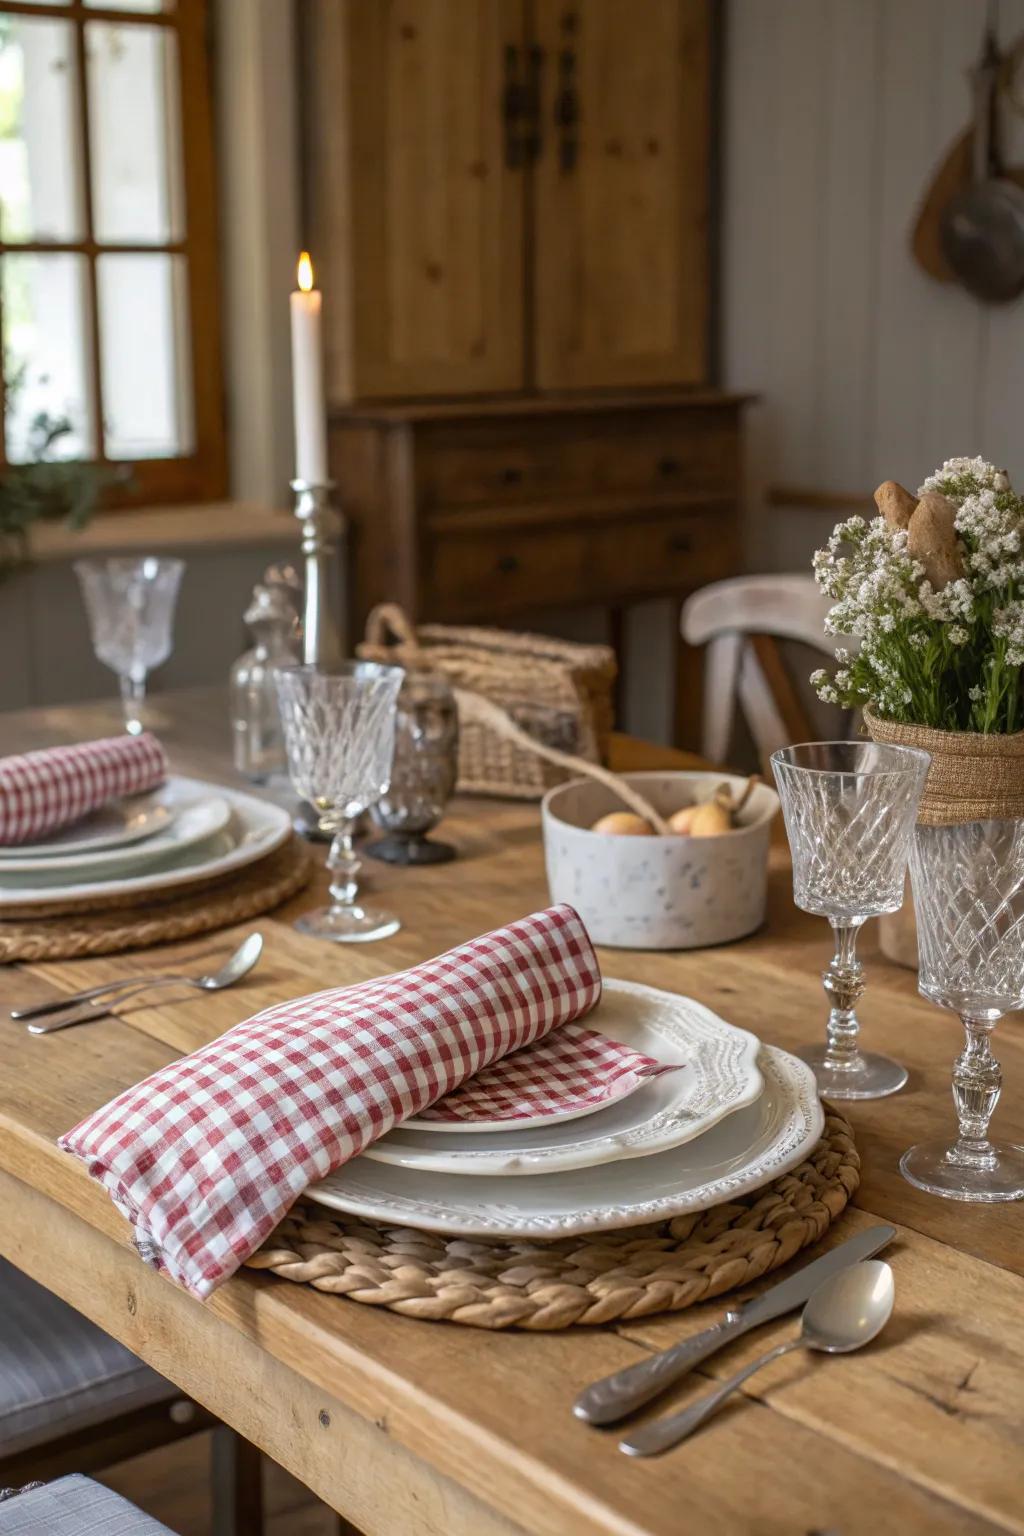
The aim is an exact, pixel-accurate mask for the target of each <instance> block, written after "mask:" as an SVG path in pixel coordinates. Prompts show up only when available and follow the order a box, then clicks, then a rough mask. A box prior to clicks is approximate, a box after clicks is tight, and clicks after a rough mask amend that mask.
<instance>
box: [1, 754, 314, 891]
mask: <svg viewBox="0 0 1024 1536" xmlns="http://www.w3.org/2000/svg"><path fill="white" fill-rule="evenodd" d="M154 793H155V794H157V795H159V796H160V798H161V803H162V804H164V805H166V806H167V808H168V810H170V811H171V813H172V814H173V815H174V816H175V817H176V816H178V815H179V813H181V812H182V811H183V810H184V809H185V807H186V806H189V805H193V804H195V803H196V801H200V800H209V799H210V798H211V797H214V798H218V797H219V798H223V799H224V800H226V801H227V802H228V806H229V808H230V812H231V814H230V816H229V818H228V822H227V825H226V826H225V827H224V829H223V830H222V831H221V832H219V833H217V834H216V836H214V837H212V838H208V839H206V840H205V841H203V842H201V843H196V844H194V845H193V846H192V847H191V848H186V849H184V850H183V851H179V852H177V853H168V854H166V855H165V856H164V857H163V858H162V859H159V860H158V861H157V863H156V865H155V866H153V867H151V868H148V869H146V870H145V871H144V872H143V873H141V874H132V875H128V876H125V877H123V878H122V877H120V876H116V877H111V878H109V879H106V880H78V881H77V882H75V883H70V882H69V883H66V884H62V883H58V884H47V885H45V886H42V885H38V884H34V883H33V882H32V881H31V880H29V879H28V877H26V876H23V875H12V876H10V877H5V875H4V873H3V871H2V870H0V918H2V917H3V915H4V909H5V908H6V907H19V908H20V907H29V906H41V905H44V904H45V903H47V902H54V901H77V900H79V899H81V898H85V897H90V896H134V895H139V894H141V893H142V892H149V891H161V890H172V889H173V888H174V887H175V886H179V885H186V884H187V883H188V882H189V881H190V880H197V879H212V878H213V877H214V876H219V875H227V874H231V873H232V872H233V871H234V870H237V869H243V868H244V867H245V866H246V865H247V864H252V863H254V862H255V861H256V860H257V859H262V858H265V857H266V855H267V854H268V853H271V852H273V850H274V849H275V848H279V847H280V846H281V844H282V843H284V842H286V841H287V840H288V838H289V837H290V836H291V821H290V819H289V816H288V812H287V811H285V810H282V809H281V807H280V806H278V805H274V804H273V803H272V802H270V801H268V800H259V799H257V797H256V796H255V795H248V794H246V793H245V792H244V791H243V790H239V789H234V788H231V787H230V786H228V785H224V784H208V783H206V782H205V781H204V780H202V779H187V778H184V777H181V776H179V775H177V774H174V775H172V776H171V777H170V778H168V779H167V781H166V782H165V783H164V784H163V785H162V786H161V788H160V789H158V790H156V791H154Z"/></svg>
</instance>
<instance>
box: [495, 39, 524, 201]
mask: <svg viewBox="0 0 1024 1536" xmlns="http://www.w3.org/2000/svg"><path fill="white" fill-rule="evenodd" d="M519 62H520V60H519V49H518V48H517V47H516V46H515V44H514V43H506V45H505V87H504V90H503V91H502V93H501V116H502V122H503V123H504V125H505V164H506V165H507V166H508V168H509V170H510V171H518V170H521V169H522V166H523V163H524V159H525V148H526V146H525V141H524V137H523V134H522V132H521V131H520V125H521V123H522V120H523V115H524V112H525V109H526V88H525V86H524V85H523V81H522V79H521V78H520V73H519Z"/></svg>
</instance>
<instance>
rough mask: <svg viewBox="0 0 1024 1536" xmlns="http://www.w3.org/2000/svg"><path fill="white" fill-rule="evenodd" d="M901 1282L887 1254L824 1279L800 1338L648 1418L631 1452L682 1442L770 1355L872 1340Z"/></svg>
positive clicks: (836, 1349) (841, 1349)
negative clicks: (677, 1407) (680, 1405)
mask: <svg viewBox="0 0 1024 1536" xmlns="http://www.w3.org/2000/svg"><path fill="white" fill-rule="evenodd" d="M895 1296H896V1288H895V1285H894V1283H893V1277H892V1270H891V1269H890V1268H889V1266H888V1264H886V1263H885V1262H884V1261H883V1260H882V1259H865V1260H864V1262H863V1263H862V1264H851V1265H850V1266H849V1268H848V1269H843V1270H840V1272H839V1274H838V1275H833V1276H832V1278H831V1280H826V1281H825V1283H824V1285H819V1287H818V1289H817V1290H816V1291H815V1293H814V1295H813V1296H812V1297H811V1299H810V1301H809V1302H808V1303H807V1305H806V1307H804V1310H803V1315H802V1317H801V1319H800V1332H799V1334H798V1335H797V1337H796V1338H795V1339H789V1340H788V1341H787V1342H786V1343H785V1344H779V1345H778V1346H777V1348H775V1349H770V1350H769V1351H768V1353H767V1354H766V1355H762V1356H761V1358H760V1359H759V1360H754V1361H753V1362H752V1363H751V1364H750V1365H748V1366H745V1367H744V1369H743V1370H742V1371H737V1372H736V1375H735V1376H730V1377H729V1379H728V1381H723V1382H722V1383H721V1385H720V1386H717V1387H716V1388H715V1389H714V1391H713V1392H709V1393H708V1394H707V1396H706V1397H702V1398H701V1399H700V1400H699V1402H696V1403H691V1404H690V1406H689V1408H684V1409H683V1411H682V1412H681V1413H674V1414H672V1415H670V1416H669V1417H668V1418H664V1419H656V1420H655V1421H654V1423H653V1424H645V1425H644V1426H643V1428H642V1429H638V1430H637V1431H636V1433H635V1434H633V1435H630V1437H629V1439H628V1440H621V1441H620V1442H619V1450H620V1451H624V1452H625V1453H626V1455H627V1456H656V1455H657V1454H658V1453H659V1451H667V1450H669V1449H670V1448H671V1447H672V1446H674V1445H678V1444H679V1443H680V1441H682V1440H685V1439H686V1438H687V1436H688V1435H691V1434H692V1433H693V1431H694V1430H695V1429H696V1428H697V1427H698V1426H699V1425H701V1424H703V1422H704V1420H705V1419H706V1418H707V1417H708V1415H709V1414H712V1413H714V1411H715V1409H716V1408H717V1407H718V1405H719V1403H722V1402H724V1401H725V1399H726V1398H727V1397H728V1396H729V1394H730V1393H731V1392H735V1390H736V1388H737V1387H738V1386H740V1385H741V1384H742V1383H743V1382H745V1381H746V1380H747V1378H748V1377H749V1376H753V1374H754V1372H755V1371H759V1370H760V1369H761V1367H762V1365H767V1364H768V1362H769V1360H778V1359H780V1358H781V1356H782V1355H788V1354H789V1352H790V1350H793V1349H820V1350H823V1351H824V1353H825V1354H827V1355H845V1354H847V1353H849V1351H850V1350H853V1349H860V1347H861V1345H862V1344H869V1343H870V1342H871V1340H872V1339H873V1338H875V1337H876V1336H877V1335H878V1334H879V1333H881V1331H882V1329H883V1328H884V1327H885V1325H886V1323H887V1322H888V1321H889V1318H890V1317H891V1316H892V1308H893V1302H894V1300H895Z"/></svg>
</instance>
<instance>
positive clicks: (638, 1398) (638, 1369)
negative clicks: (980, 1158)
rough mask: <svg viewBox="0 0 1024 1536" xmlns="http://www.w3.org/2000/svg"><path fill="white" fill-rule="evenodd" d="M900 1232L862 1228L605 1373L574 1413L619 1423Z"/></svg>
mask: <svg viewBox="0 0 1024 1536" xmlns="http://www.w3.org/2000/svg"><path fill="white" fill-rule="evenodd" d="M895 1236H896V1228H895V1227H888V1226H880V1227H869V1228H868V1230H867V1231H866V1232H858V1233H857V1235H856V1236H855V1237H849V1238H847V1240H846V1242H845V1243H840V1244H839V1247H838V1248H833V1249H831V1250H830V1251H829V1252H828V1253H825V1254H822V1256H821V1258H820V1259H815V1260H814V1262H813V1264H807V1265H805V1266H804V1268H803V1269H801V1270H799V1271H798V1272H797V1273H796V1274H795V1275H790V1277H789V1279H788V1280H783V1281H781V1282H780V1284H778V1285H774V1286H772V1288H771V1290H770V1291H765V1293H764V1295H763V1296H758V1297H756V1298H755V1299H754V1300H753V1301H748V1302H747V1304H746V1306H743V1307H739V1308H738V1309H737V1310H735V1311H729V1312H727V1313H726V1314H725V1316H724V1318H723V1319H722V1321H721V1322H720V1323H715V1324H714V1325H713V1326H712V1327H711V1328H705V1330H704V1332H703V1333H698V1334H696V1335H695V1336H694V1337H693V1338H692V1339H684V1340H683V1341H682V1343H681V1344H673V1345H672V1347H671V1349H664V1350H662V1352H661V1353H660V1354H658V1355H650V1356H648V1358H647V1359H646V1360H640V1361H638V1362H637V1364H636V1365H627V1366H626V1367H625V1368H624V1369H623V1370H621V1371H616V1372H615V1374H614V1375H612V1376H605V1377H604V1379H603V1380H602V1381H595V1382H594V1384H593V1385H592V1386H589V1387H587V1388H586V1389H585V1390H584V1391H583V1392H581V1393H580V1395H579V1397H578V1398H577V1399H576V1401H575V1402H574V1403H573V1405H572V1411H573V1413H574V1414H575V1415H576V1417H577V1418H578V1419H584V1420H585V1421H586V1423H588V1424H614V1423H615V1422H616V1421H617V1420H618V1419H622V1418H625V1416H626V1415H627V1414H628V1413H632V1412H633V1411H634V1409H636V1408H642V1407H643V1405H644V1404H645V1403H649V1402H650V1401H651V1399H652V1398H655V1397H657V1396H658V1395H659V1394H660V1393H662V1392H664V1391H665V1390H666V1389H667V1388H668V1387H671V1386H673V1385H674V1384H675V1383H676V1382H677V1381H681V1380H682V1378H683V1377H684V1376H685V1375H686V1374H687V1372H689V1371H692V1370H693V1368H694V1366H696V1365H700V1364H701V1363H702V1361H704V1360H707V1359H708V1358H709V1357H710V1356H711V1355H713V1354H714V1353H715V1351H716V1350H719V1349H723V1348H724V1347H725V1345H726V1344H731V1343H732V1341H733V1339H738V1338H739V1337H740V1336H741V1334H744V1333H749V1331H750V1330H751V1328H759V1327H760V1326H761V1324H762V1323H767V1322H770V1321H771V1320H772V1318H774V1317H782V1316H784V1314H785V1313H787V1312H795V1311H796V1309H797V1307H800V1306H803V1304H804V1302H805V1301H807V1300H808V1299H809V1298H810V1295H811V1293H812V1291H816V1290H817V1288H818V1286H819V1285H821V1283H822V1281H824V1280H827V1279H828V1278H829V1276H830V1275H834V1274H835V1273H836V1272H837V1271H838V1270H841V1269H846V1268H847V1266H848V1265H850V1264H859V1263H860V1261H861V1259H869V1258H870V1257H871V1255H872V1254H873V1253H877V1252H878V1250H879V1249H880V1248H884V1247H885V1245H886V1243H889V1242H891V1241H892V1239H893V1238H894V1237H895Z"/></svg>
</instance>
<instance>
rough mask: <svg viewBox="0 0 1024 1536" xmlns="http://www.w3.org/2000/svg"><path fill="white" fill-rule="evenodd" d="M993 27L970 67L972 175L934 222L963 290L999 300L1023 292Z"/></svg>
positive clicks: (1017, 208) (1023, 213)
mask: <svg viewBox="0 0 1024 1536" xmlns="http://www.w3.org/2000/svg"><path fill="white" fill-rule="evenodd" d="M1000 63H1001V60H1000V55H999V48H998V45H997V43H996V37H995V30H994V28H993V27H992V26H990V27H989V28H988V29H987V31H986V34H985V44H984V49H983V51H982V57H981V62H980V64H979V65H978V68H977V69H976V70H975V71H974V136H973V141H972V160H971V163H972V180H971V182H970V183H969V185H968V186H966V187H964V188H963V189H962V190H961V191H959V192H957V193H956V195H955V196H954V197H953V198H951V200H950V201H949V203H948V204H947V206H946V208H945V209H944V211H943V214H942V219H941V223H940V227H939V235H940V239H941V243H942V253H943V255H944V256H945V258H946V261H947V262H948V264H949V267H950V269H951V270H952V272H953V273H954V275H955V276H956V279H957V281H958V282H960V283H961V284H962V285H963V286H964V287H965V288H966V289H967V290H968V292H969V293H973V294H974V295H975V296H976V297H977V298H979V299H984V300H986V302H988V303H990V304H1005V303H1006V302H1008V301H1009V300H1010V299H1015V298H1016V297H1017V296H1018V294H1020V293H1022V292H1024V190H1022V189H1021V188H1020V187H1019V186H1017V184H1016V183H1015V182H1012V181H1009V180H1007V178H1006V176H1005V174H1004V172H1003V167H1002V161H1001V158H1000V154H999V144H998V131H997V110H996V95H997V85H998V76H999V70H1000Z"/></svg>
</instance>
